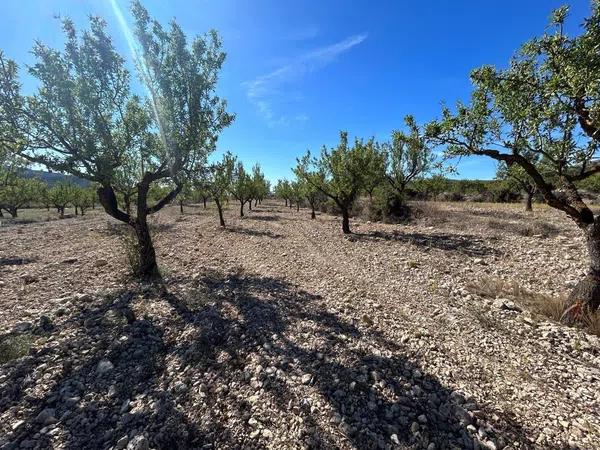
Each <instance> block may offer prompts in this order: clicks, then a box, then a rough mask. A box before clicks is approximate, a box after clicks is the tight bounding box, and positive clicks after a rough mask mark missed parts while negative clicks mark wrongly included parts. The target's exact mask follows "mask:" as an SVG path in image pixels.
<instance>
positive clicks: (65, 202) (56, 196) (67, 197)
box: [48, 181, 77, 219]
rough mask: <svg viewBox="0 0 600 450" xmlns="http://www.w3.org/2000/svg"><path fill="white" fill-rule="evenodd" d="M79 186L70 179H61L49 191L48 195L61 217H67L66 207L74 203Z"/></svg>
mask: <svg viewBox="0 0 600 450" xmlns="http://www.w3.org/2000/svg"><path fill="white" fill-rule="evenodd" d="M76 191H77V186H75V185H74V184H73V183H70V182H68V181H59V182H58V183H56V184H55V185H54V186H52V188H51V189H50V190H49V191H48V197H49V199H50V201H51V202H52V205H54V207H55V208H56V211H57V212H58V215H59V217H60V218H61V219H64V217H65V209H66V208H67V206H69V205H70V204H72V203H73V200H74V199H75V195H76Z"/></svg>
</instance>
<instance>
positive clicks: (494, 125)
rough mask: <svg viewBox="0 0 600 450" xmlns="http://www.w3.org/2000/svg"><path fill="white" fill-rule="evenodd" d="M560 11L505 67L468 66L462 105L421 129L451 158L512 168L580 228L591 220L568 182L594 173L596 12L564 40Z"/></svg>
mask: <svg viewBox="0 0 600 450" xmlns="http://www.w3.org/2000/svg"><path fill="white" fill-rule="evenodd" d="M566 12H567V10H566V9H560V10H558V11H557V12H555V14H554V15H553V28H552V29H550V32H549V33H548V34H545V35H544V36H542V37H540V38H537V39H534V40H532V41H531V42H528V43H527V44H525V45H524V46H523V47H522V48H521V50H520V51H519V53H518V54H517V56H516V57H515V58H513V60H512V61H511V64H510V66H509V67H508V68H507V69H504V70H497V69H495V68H494V67H491V66H484V67H481V68H479V69H477V70H475V71H473V73H472V77H471V78H472V81H473V85H474V89H473V93H472V96H471V102H470V104H468V105H465V104H461V103H459V104H458V105H457V106H456V109H455V110H454V111H452V110H450V109H449V108H444V109H443V112H442V119H441V120H437V121H434V122H432V123H430V124H428V126H427V133H428V135H429V136H430V137H432V138H433V139H434V140H435V141H436V142H437V143H438V144H440V145H443V146H445V147H446V151H447V153H448V154H449V155H451V156H460V155H473V154H474V155H485V156H489V157H491V158H494V159H496V160H498V161H502V162H504V163H506V164H507V165H508V166H510V167H512V166H519V167H520V168H521V169H522V171H523V172H524V173H526V174H527V176H528V177H530V179H531V180H532V181H533V183H535V186H536V187H537V189H538V190H539V191H540V192H541V193H542V195H543V196H544V198H545V200H546V201H547V203H548V204H549V205H550V206H552V207H554V208H557V209H560V210H562V211H564V212H565V213H567V214H568V215H569V216H570V217H571V218H572V219H573V220H575V222H576V223H577V224H578V225H579V226H581V227H584V228H585V227H586V226H588V225H589V224H591V223H593V222H594V217H593V213H592V212H591V210H590V209H589V208H588V207H587V205H585V203H584V202H583V200H582V199H581V196H580V195H579V193H578V191H577V186H576V184H577V182H579V181H581V180H584V179H586V178H588V177H590V176H592V175H594V174H596V173H598V172H600V165H599V164H596V162H595V160H594V158H595V156H596V154H597V152H598V150H599V148H598V145H599V142H600V133H599V131H598V130H599V128H600V115H599V110H600V70H599V69H600V53H599V52H598V46H599V45H600V32H599V31H598V30H599V27H598V24H599V23H600V11H599V9H598V3H596V2H594V3H593V5H592V16H591V17H590V18H589V19H588V20H587V21H586V22H585V24H584V30H583V33H582V34H581V35H579V36H577V37H572V38H571V37H568V36H566V35H565V34H564V33H563V26H562V25H563V22H564V20H565V18H566ZM556 188H560V189H561V190H562V191H563V192H565V193H566V195H559V194H557V192H556Z"/></svg>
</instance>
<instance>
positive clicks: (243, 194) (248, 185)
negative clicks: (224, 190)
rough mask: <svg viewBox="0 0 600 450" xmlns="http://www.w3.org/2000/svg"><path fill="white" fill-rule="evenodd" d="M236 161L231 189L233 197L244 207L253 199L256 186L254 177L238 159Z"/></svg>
mask: <svg viewBox="0 0 600 450" xmlns="http://www.w3.org/2000/svg"><path fill="white" fill-rule="evenodd" d="M234 161H235V163H234V166H233V172H232V182H231V185H230V188H229V189H230V193H231V195H233V196H234V197H235V199H236V200H238V201H239V202H240V204H242V205H243V204H244V203H246V202H247V201H248V200H249V199H250V198H251V196H252V194H253V187H254V186H253V183H252V177H251V176H250V175H248V173H247V172H246V169H245V168H244V164H243V163H242V162H241V161H238V160H237V158H235V160H234Z"/></svg>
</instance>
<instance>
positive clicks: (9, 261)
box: [0, 256, 37, 267]
mask: <svg viewBox="0 0 600 450" xmlns="http://www.w3.org/2000/svg"><path fill="white" fill-rule="evenodd" d="M36 260H37V258H19V257H16V256H8V257H5V258H4V257H3V258H0V267H3V266H22V265H25V264H30V263H32V262H35V261H36Z"/></svg>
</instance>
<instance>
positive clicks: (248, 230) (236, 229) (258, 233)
mask: <svg viewBox="0 0 600 450" xmlns="http://www.w3.org/2000/svg"><path fill="white" fill-rule="evenodd" d="M225 230H227V231H229V232H230V233H236V234H241V235H246V236H255V237H268V238H270V239H281V238H282V237H283V235H282V234H279V233H274V232H273V231H261V230H253V229H251V228H242V227H227V228H225Z"/></svg>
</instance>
